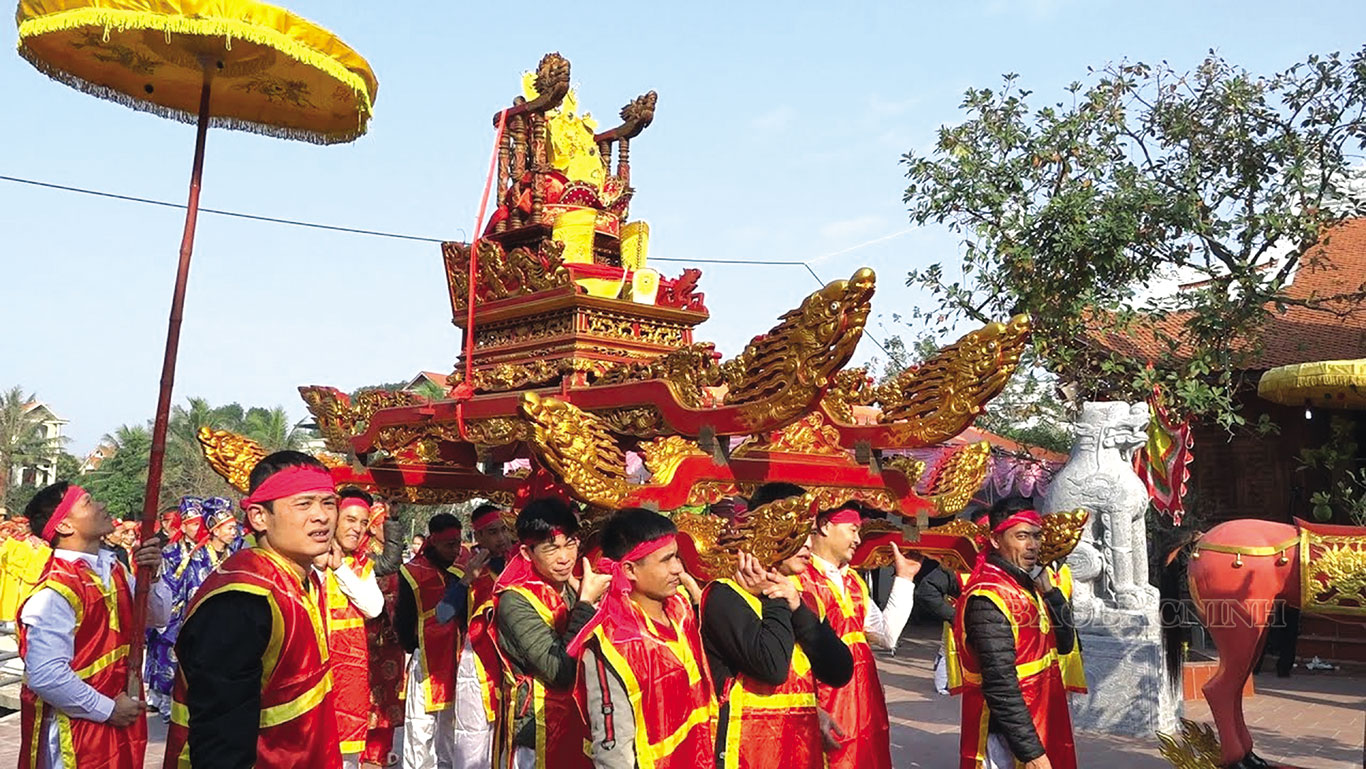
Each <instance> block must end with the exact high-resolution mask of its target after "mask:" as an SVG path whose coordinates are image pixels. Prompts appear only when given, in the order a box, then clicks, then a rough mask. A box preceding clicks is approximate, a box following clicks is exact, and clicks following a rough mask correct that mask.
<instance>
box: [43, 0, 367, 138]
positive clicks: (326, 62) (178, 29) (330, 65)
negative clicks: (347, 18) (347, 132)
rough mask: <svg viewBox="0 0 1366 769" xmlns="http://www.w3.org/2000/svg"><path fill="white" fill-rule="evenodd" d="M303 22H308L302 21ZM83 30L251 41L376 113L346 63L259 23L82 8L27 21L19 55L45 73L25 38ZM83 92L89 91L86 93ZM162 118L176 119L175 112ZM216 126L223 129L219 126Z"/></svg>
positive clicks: (364, 85)
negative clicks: (320, 75) (323, 77)
mask: <svg viewBox="0 0 1366 769" xmlns="http://www.w3.org/2000/svg"><path fill="white" fill-rule="evenodd" d="M300 21H305V20H303V19H300ZM310 24H311V22H310ZM80 27H101V28H103V29H104V34H105V37H106V39H107V38H108V34H109V30H111V29H112V30H117V31H119V32H126V31H129V30H145V29H152V30H158V31H161V32H163V33H165V34H168V35H170V34H182V35H197V36H200V37H223V38H225V39H227V40H233V39H236V40H246V41H247V42H249V43H255V44H257V45H263V46H266V47H268V48H271V49H273V50H276V51H279V52H280V53H282V54H284V55H286V56H288V57H290V58H291V59H294V60H295V61H298V62H300V63H301V64H304V65H306V66H309V67H313V68H314V69H317V70H319V71H321V72H324V73H326V74H327V75H328V76H330V77H332V78H333V79H335V80H337V81H338V82H340V83H342V84H344V85H346V86H347V87H349V88H350V89H351V90H352V91H353V92H354V93H355V94H356V95H357V96H358V97H359V100H360V103H361V109H362V110H363V111H364V114H365V115H366V116H369V115H371V114H372V112H373V94H371V92H370V86H369V84H368V83H367V82H366V80H365V78H363V77H361V76H360V75H359V74H357V73H356V72H355V71H353V70H351V69H350V68H348V67H347V66H346V65H345V64H342V63H341V62H339V61H337V59H336V58H335V57H333V56H330V55H328V54H326V53H323V52H322V51H319V50H317V49H315V48H313V47H311V46H309V45H307V44H305V43H303V42H302V41H300V40H297V39H295V38H293V37H290V36H289V35H286V34H284V33H282V32H280V31H278V30H274V29H271V28H269V27H263V26H260V25H257V24H250V23H246V22H243V21H241V20H238V19H222V18H193V17H188V16H168V15H166V14H160V13H150V12H146V11H124V10H117V9H111V8H79V9H75V10H70V11H63V12H61V13H56V14H52V15H48V16H41V17H38V18H33V19H27V20H25V21H24V22H23V23H21V24H20V25H19V53H20V55H22V56H23V57H24V58H25V59H27V60H28V61H30V62H32V63H33V64H34V66H36V67H39V69H44V68H43V67H41V66H40V65H39V64H38V58H37V56H36V54H29V53H27V51H28V50H29V49H28V46H27V45H25V41H26V39H27V38H30V37H39V36H42V35H46V34H50V33H53V32H66V31H69V30H73V29H78V28H80ZM45 72H46V74H48V75H49V76H50V77H53V78H54V79H58V80H60V79H61V78H56V77H55V76H53V75H52V74H51V72H50V71H46V70H45ZM63 82H67V84H68V85H72V86H73V87H80V86H76V85H75V84H74V83H71V82H69V81H65V80H63ZM82 90H86V89H84V88H82ZM89 92H90V93H92V94H94V95H97V96H99V95H101V94H99V93H96V92H94V91H89ZM106 98H107V97H106ZM113 101H118V102H120V103H123V104H128V105H129V106H132V104H130V102H131V101H132V99H128V98H126V97H125V99H113ZM147 111H155V110H147ZM163 114H166V115H167V116H170V117H174V115H173V114H171V113H163ZM187 122H191V123H193V122H195V120H189V121H187ZM243 122H245V121H243ZM215 125H221V124H218V123H216V124H215ZM225 127H229V126H225ZM352 138H354V137H352Z"/></svg>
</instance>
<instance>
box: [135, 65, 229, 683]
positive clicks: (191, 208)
mask: <svg viewBox="0 0 1366 769" xmlns="http://www.w3.org/2000/svg"><path fill="white" fill-rule="evenodd" d="M212 76H213V65H212V63H211V62H205V65H204V85H203V87H202V88H201V89H200V91H199V126H198V132H197V133H196V134H195V140H194V166H193V167H192V169H191V171H190V199H189V202H188V204H186V207H185V232H184V234H183V235H181V238H180V264H179V266H178V267H177V268H176V275H175V293H174V294H172V297H171V320H170V323H169V325H168V327H167V329H166V356H165V357H164V358H163V359H162V361H161V392H160V394H158V395H157V415H156V421H155V422H154V423H153V424H152V454H151V457H150V459H149V461H148V464H147V491H146V492H145V495H144V498H143V502H142V529H141V534H140V536H139V538H138V539H139V540H141V541H144V542H145V541H147V540H148V539H149V538H151V537H152V535H153V534H155V533H156V524H157V508H158V506H159V504H158V503H159V497H160V493H161V471H162V466H163V464H164V463H165V458H166V428H167V425H168V423H169V422H170V416H171V389H172V386H173V385H174V384H175V360H176V352H177V351H178V350H179V348H180V319H181V317H182V315H183V314H184V310H185V283H186V282H187V281H188V279H189V277H190V254H191V253H192V252H193V251H194V226H195V221H196V220H197V219H198V218H199V183H200V179H201V178H202V177H203V174H204V139H205V137H206V136H207V134H208V132H209V83H210V80H211V78H212ZM137 576H138V579H137V593H136V595H135V596H134V599H133V628H134V629H133V637H132V639H131V648H130V649H129V655H128V696H129V697H132V698H133V699H141V697H142V653H143V646H144V644H145V642H146V639H147V632H146V627H147V596H148V593H149V592H150V591H151V589H152V570H151V569H147V568H141V567H140V568H138V571H137Z"/></svg>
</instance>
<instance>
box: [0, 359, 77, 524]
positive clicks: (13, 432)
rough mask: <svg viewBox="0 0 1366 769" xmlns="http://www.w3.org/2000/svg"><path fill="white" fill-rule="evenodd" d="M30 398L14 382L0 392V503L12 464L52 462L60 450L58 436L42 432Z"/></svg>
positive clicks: (27, 464)
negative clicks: (13, 384) (7, 389)
mask: <svg viewBox="0 0 1366 769" xmlns="http://www.w3.org/2000/svg"><path fill="white" fill-rule="evenodd" d="M33 402H34V395H33V394H32V393H30V394H29V395H28V396H25V395H24V389H23V388H22V387H20V386H18V385H15V386H14V387H12V388H10V389H9V391H7V392H4V393H3V394H0V506H3V505H4V499H5V494H6V492H8V491H9V479H10V474H11V473H13V472H14V468H16V467H28V466H32V465H38V464H46V463H48V462H52V461H54V460H55V459H56V457H57V453H58V452H59V451H60V450H61V443H62V441H61V439H60V438H58V437H56V436H48V435H47V434H46V431H45V429H44V427H43V425H42V423H41V422H40V421H39V415H38V413H37V410H36V409H34V408H33Z"/></svg>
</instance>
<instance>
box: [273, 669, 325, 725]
mask: <svg viewBox="0 0 1366 769" xmlns="http://www.w3.org/2000/svg"><path fill="white" fill-rule="evenodd" d="M330 691H332V672H331V671H328V672H327V674H326V675H324V676H323V677H322V679H321V680H320V681H318V683H316V684H314V685H313V687H312V688H310V689H309V690H308V691H306V692H304V693H303V694H300V695H299V696H298V697H295V698H294V699H292V700H290V701H289V702H283V703H280V704H279V705H272V706H270V707H268V708H261V720H260V722H259V723H260V726H261V728H262V729H266V728H269V727H272V726H279V725H280V724H283V723H287V722H289V721H293V720H294V719H296V718H298V717H299V716H302V715H303V714H305V713H307V712H308V711H310V710H312V709H314V708H316V707H318V706H319V705H321V704H322V701H323V699H324V698H325V697H327V693H328V692H330Z"/></svg>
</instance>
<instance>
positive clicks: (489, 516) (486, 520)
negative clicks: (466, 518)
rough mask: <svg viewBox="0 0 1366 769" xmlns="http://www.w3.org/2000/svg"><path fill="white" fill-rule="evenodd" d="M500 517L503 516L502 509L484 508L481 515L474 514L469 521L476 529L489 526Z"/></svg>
mask: <svg viewBox="0 0 1366 769" xmlns="http://www.w3.org/2000/svg"><path fill="white" fill-rule="evenodd" d="M502 517H503V511H502V510H496V509H495V510H486V511H484V513H483V514H482V515H476V516H474V518H473V519H472V520H471V521H470V523H471V524H473V525H474V528H476V529H482V528H484V527H485V526H490V525H492V524H494V523H495V522H497V521H498V519H500V518H502Z"/></svg>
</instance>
